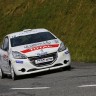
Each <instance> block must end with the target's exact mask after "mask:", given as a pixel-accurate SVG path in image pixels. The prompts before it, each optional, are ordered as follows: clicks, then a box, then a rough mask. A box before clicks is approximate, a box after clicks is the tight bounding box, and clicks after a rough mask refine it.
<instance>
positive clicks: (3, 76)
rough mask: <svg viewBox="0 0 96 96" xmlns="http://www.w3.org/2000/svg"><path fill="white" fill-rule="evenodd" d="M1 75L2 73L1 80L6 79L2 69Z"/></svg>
mask: <svg viewBox="0 0 96 96" xmlns="http://www.w3.org/2000/svg"><path fill="white" fill-rule="evenodd" d="M0 73H1V74H0V78H1V79H3V78H5V74H4V72H3V70H2V69H0Z"/></svg>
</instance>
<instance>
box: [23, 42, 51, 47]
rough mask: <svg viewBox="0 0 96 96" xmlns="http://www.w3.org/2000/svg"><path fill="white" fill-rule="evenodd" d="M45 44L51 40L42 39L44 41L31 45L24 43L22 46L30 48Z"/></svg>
mask: <svg viewBox="0 0 96 96" xmlns="http://www.w3.org/2000/svg"><path fill="white" fill-rule="evenodd" d="M45 44H51V41H44V42H40V43H35V44H32V45H26V46H24V48H32V47H36V46H41V45H45Z"/></svg>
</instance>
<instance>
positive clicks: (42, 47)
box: [21, 44, 59, 53]
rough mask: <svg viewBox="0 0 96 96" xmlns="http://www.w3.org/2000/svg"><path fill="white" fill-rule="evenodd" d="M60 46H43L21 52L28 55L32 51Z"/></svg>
mask: <svg viewBox="0 0 96 96" xmlns="http://www.w3.org/2000/svg"><path fill="white" fill-rule="evenodd" d="M58 46H59V44H50V45H42V46H36V47H33V48H30V49H26V50H23V51H21V52H22V53H28V52H31V51H36V50H41V49H45V48H55V47H58Z"/></svg>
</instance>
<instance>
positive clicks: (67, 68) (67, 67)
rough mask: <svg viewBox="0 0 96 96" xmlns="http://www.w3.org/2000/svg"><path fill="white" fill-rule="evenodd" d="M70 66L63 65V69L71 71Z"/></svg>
mask: <svg viewBox="0 0 96 96" xmlns="http://www.w3.org/2000/svg"><path fill="white" fill-rule="evenodd" d="M71 68H72V67H71V65H69V66H66V67H64V68H63V70H64V71H66V70H68V71H71Z"/></svg>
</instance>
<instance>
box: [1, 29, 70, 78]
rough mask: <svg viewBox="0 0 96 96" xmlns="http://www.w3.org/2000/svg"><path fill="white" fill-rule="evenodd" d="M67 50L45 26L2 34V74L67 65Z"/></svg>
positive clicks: (14, 74) (33, 71)
mask: <svg viewBox="0 0 96 96" xmlns="http://www.w3.org/2000/svg"><path fill="white" fill-rule="evenodd" d="M70 62H71V59H70V53H69V51H68V48H67V47H65V46H64V43H63V42H62V41H61V40H60V39H58V38H57V37H56V36H55V35H54V34H52V33H51V32H49V31H48V30H46V29H26V30H23V31H21V32H16V33H12V34H8V35H6V36H5V38H4V40H3V43H2V46H1V48H0V71H1V78H4V77H5V75H6V74H9V75H11V76H12V79H13V80H15V79H16V78H17V76H20V75H25V74H31V73H37V72H42V71H48V70H53V69H58V68H64V67H69V68H70Z"/></svg>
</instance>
